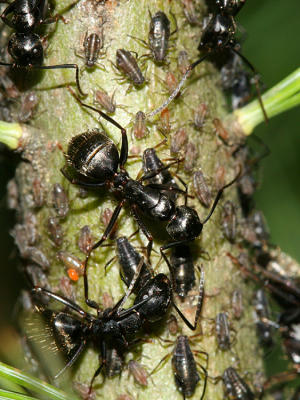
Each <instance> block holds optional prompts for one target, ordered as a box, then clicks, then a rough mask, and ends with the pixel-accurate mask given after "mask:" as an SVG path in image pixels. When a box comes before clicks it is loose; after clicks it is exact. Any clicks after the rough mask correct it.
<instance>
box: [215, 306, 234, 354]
mask: <svg viewBox="0 0 300 400" xmlns="http://www.w3.org/2000/svg"><path fill="white" fill-rule="evenodd" d="M215 330H216V338H217V343H218V347H219V349H221V350H225V351H226V350H229V349H230V346H231V340H230V325H229V319H228V315H227V314H226V313H224V312H221V313H218V314H217V316H216V319H215Z"/></svg>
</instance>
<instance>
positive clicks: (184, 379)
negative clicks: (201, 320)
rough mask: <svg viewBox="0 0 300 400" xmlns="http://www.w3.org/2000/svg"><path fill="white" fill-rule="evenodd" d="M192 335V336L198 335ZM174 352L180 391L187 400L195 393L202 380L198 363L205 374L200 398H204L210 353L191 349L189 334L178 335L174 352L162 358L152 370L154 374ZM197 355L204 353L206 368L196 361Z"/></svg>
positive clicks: (175, 373) (174, 370)
mask: <svg viewBox="0 0 300 400" xmlns="http://www.w3.org/2000/svg"><path fill="white" fill-rule="evenodd" d="M196 336H198V335H195V336H191V337H190V339H191V338H193V337H196ZM164 341H165V342H166V343H172V344H173V342H172V341H170V340H164ZM171 354H172V367H173V372H174V377H175V383H176V386H177V387H178V389H179V391H180V392H181V393H182V395H183V399H184V400H185V399H186V397H190V396H192V395H193V394H194V392H195V390H196V386H197V384H198V382H199V381H200V380H201V378H200V375H199V373H198V371H197V365H198V366H199V367H200V368H201V370H202V371H203V374H204V376H205V378H204V382H203V390H202V395H201V398H200V400H202V399H203V397H204V395H205V391H206V384H207V367H208V354H207V353H206V352H205V351H200V350H191V347H190V343H189V338H188V336H184V335H180V336H178V337H177V339H176V342H175V346H174V349H173V352H172V353H170V354H167V355H166V356H165V357H164V358H162V359H161V360H160V362H159V364H158V365H157V366H156V367H155V368H154V370H153V371H152V372H151V374H153V373H154V372H156V371H157V369H158V368H159V367H160V366H161V364H162V363H164V362H165V361H166V360H167V359H168V358H170V356H171ZM194 354H195V355H200V354H203V355H204V356H205V358H206V364H207V365H206V368H204V367H203V366H202V365H201V364H199V363H196V361H195V358H194Z"/></svg>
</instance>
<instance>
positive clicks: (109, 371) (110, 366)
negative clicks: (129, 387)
mask: <svg viewBox="0 0 300 400" xmlns="http://www.w3.org/2000/svg"><path fill="white" fill-rule="evenodd" d="M123 365H124V357H123V354H122V353H121V352H119V351H118V350H117V349H114V348H108V349H107V351H106V363H105V373H106V376H107V377H108V378H113V377H114V376H116V375H120V373H121V372H122V368H123Z"/></svg>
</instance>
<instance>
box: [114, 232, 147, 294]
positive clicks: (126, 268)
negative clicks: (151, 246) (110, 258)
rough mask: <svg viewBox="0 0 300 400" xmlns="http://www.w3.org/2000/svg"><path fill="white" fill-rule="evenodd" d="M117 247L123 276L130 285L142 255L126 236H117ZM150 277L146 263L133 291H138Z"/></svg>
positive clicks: (124, 280)
mask: <svg viewBox="0 0 300 400" xmlns="http://www.w3.org/2000/svg"><path fill="white" fill-rule="evenodd" d="M116 247H117V248H116V250H117V256H118V260H119V264H120V266H121V271H120V274H121V278H122V281H123V282H124V283H125V284H126V286H127V287H128V286H129V285H130V282H131V281H132V279H133V277H134V274H135V273H136V271H137V267H138V265H139V262H140V261H141V258H142V257H141V255H140V254H139V253H138V252H137V251H136V249H135V248H134V247H133V246H132V244H131V243H130V242H129V240H128V239H127V238H126V237H119V238H117V240H116ZM150 278H151V274H150V271H149V269H148V268H147V265H146V264H145V263H144V264H143V265H142V268H141V271H140V274H139V277H138V279H137V281H136V283H135V285H134V288H133V291H134V292H138V291H139V290H140V289H141V288H142V287H143V286H144V284H145V283H146V282H147V281H148V280H149V279H150Z"/></svg>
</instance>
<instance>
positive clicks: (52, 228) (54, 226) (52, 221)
mask: <svg viewBox="0 0 300 400" xmlns="http://www.w3.org/2000/svg"><path fill="white" fill-rule="evenodd" d="M47 230H48V234H49V236H50V239H51V240H52V242H53V243H54V244H55V246H56V247H60V246H61V245H62V243H63V239H64V235H63V230H62V227H61V225H60V223H59V220H58V219H57V218H55V217H49V218H48V220H47Z"/></svg>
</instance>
